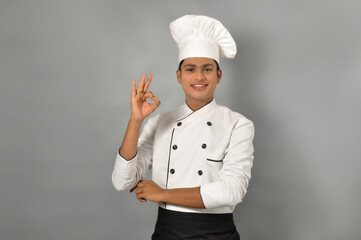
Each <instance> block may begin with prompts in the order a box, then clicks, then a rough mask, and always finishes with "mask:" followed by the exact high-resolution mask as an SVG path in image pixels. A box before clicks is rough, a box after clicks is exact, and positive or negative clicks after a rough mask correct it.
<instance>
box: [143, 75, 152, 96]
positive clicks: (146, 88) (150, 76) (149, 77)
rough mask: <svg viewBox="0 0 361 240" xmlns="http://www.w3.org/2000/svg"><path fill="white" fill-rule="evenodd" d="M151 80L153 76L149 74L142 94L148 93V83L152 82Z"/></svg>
mask: <svg viewBox="0 0 361 240" xmlns="http://www.w3.org/2000/svg"><path fill="white" fill-rule="evenodd" d="M152 78H153V75H152V74H151V73H150V74H149V76H148V78H147V81H146V82H145V85H144V90H143V92H147V91H148V88H149V85H150V83H151V82H152Z"/></svg>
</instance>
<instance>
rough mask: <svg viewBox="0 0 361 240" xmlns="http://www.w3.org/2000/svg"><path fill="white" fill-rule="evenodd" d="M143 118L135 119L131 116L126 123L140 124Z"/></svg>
mask: <svg viewBox="0 0 361 240" xmlns="http://www.w3.org/2000/svg"><path fill="white" fill-rule="evenodd" d="M143 121H144V119H136V118H133V117H130V119H129V121H128V123H129V124H132V125H134V126H142V124H143Z"/></svg>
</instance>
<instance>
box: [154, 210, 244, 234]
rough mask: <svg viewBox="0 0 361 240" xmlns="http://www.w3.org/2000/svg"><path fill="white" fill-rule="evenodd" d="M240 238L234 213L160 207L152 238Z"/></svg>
mask: <svg viewBox="0 0 361 240" xmlns="http://www.w3.org/2000/svg"><path fill="white" fill-rule="evenodd" d="M183 239H194V240H196V239H210V240H239V239H240V237H239V234H238V232H237V230H236V227H235V225H234V223H233V214H232V213H222V214H211V213H185V212H177V211H171V210H166V209H163V208H161V207H159V210H158V219H157V223H156V225H155V230H154V233H153V235H152V240H183Z"/></svg>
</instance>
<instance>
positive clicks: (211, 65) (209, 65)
mask: <svg viewBox="0 0 361 240" xmlns="http://www.w3.org/2000/svg"><path fill="white" fill-rule="evenodd" d="M184 67H198V66H197V65H195V64H192V63H188V64H186V65H184ZM200 67H215V65H214V64H211V63H206V64H203V65H201V66H200Z"/></svg>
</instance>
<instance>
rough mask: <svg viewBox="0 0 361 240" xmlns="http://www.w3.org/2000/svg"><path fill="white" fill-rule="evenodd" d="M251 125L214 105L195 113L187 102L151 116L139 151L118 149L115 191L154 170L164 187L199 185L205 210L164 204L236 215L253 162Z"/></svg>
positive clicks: (144, 129) (159, 183) (177, 207)
mask: <svg viewBox="0 0 361 240" xmlns="http://www.w3.org/2000/svg"><path fill="white" fill-rule="evenodd" d="M253 138H254V126H253V123H252V122H251V121H250V120H248V119H247V118H245V117H244V116H243V115H241V114H239V113H237V112H233V111H231V110H230V109H229V108H227V107H224V106H220V105H218V104H216V102H215V100H212V101H211V102H210V103H208V104H207V105H205V106H204V107H202V108H201V109H199V110H197V111H193V110H192V109H190V108H189V107H188V106H187V104H184V105H182V106H180V107H179V108H178V109H176V110H175V111H173V112H168V113H161V114H158V115H156V116H155V117H152V118H150V119H149V121H148V122H147V124H146V125H145V126H144V128H143V132H142V134H141V136H140V138H139V141H138V152H137V155H136V156H135V157H134V158H133V159H131V160H129V161H127V160H125V159H124V158H122V157H121V156H120V155H119V153H118V155H117V157H116V161H115V166H114V170H113V174H112V181H113V185H114V187H115V188H116V189H117V190H119V191H120V190H129V189H131V188H133V187H134V186H135V185H136V184H137V183H138V182H139V181H140V180H142V179H143V178H144V177H145V175H146V172H147V170H148V169H149V168H152V178H153V181H154V182H155V183H156V184H158V185H159V186H160V187H161V188H165V189H173V188H191V187H198V186H200V194H201V197H202V200H203V204H204V206H205V209H198V208H190V207H183V206H178V205H172V204H168V203H160V207H163V208H166V209H169V210H174V211H181V212H198V213H232V212H233V210H234V208H235V206H236V205H237V204H238V203H239V202H241V201H242V198H243V197H244V195H245V194H246V191H247V187H248V182H249V179H250V178H251V168H252V165H253V144H252V141H253Z"/></svg>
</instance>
